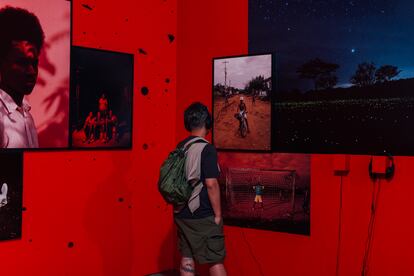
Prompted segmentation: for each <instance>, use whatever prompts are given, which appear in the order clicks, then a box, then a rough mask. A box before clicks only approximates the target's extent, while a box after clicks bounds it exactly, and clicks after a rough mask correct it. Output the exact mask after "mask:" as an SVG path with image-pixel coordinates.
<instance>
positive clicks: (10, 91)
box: [0, 84, 24, 106]
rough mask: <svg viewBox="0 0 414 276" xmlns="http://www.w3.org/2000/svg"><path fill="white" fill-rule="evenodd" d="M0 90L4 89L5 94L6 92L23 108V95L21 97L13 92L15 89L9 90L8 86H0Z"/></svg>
mask: <svg viewBox="0 0 414 276" xmlns="http://www.w3.org/2000/svg"><path fill="white" fill-rule="evenodd" d="M0 89H2V90H3V91H4V92H6V93H7V94H8V95H9V96H10V97H11V98H12V99H13V101H14V102H15V103H16V104H17V105H18V106H22V104H23V97H24V96H23V95H21V94H19V93H15V92H14V91H13V89H10V88H8V87H7V86H5V85H3V84H0Z"/></svg>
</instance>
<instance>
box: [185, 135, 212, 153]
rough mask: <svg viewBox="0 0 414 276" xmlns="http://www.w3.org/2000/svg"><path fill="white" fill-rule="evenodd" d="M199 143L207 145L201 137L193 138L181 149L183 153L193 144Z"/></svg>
mask: <svg viewBox="0 0 414 276" xmlns="http://www.w3.org/2000/svg"><path fill="white" fill-rule="evenodd" d="M199 142H203V143H207V144H208V143H209V142H208V141H207V140H206V139H204V138H202V137H194V138H193V139H190V141H188V142H187V143H185V144H184V146H183V149H184V151H186V152H187V151H188V150H189V149H190V147H191V146H192V145H193V144H195V143H199Z"/></svg>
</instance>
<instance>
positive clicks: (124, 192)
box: [0, 0, 177, 276]
mask: <svg viewBox="0 0 414 276" xmlns="http://www.w3.org/2000/svg"><path fill="white" fill-rule="evenodd" d="M61 1H63V0H61ZM82 4H86V5H88V6H89V7H91V8H92V10H89V9H87V8H85V7H83V6H82ZM73 5H74V7H73V8H74V9H73V18H74V19H73V43H74V45H80V46H86V47H96V48H102V49H109V50H115V51H123V52H128V53H134V54H135V82H134V86H135V87H134V88H135V89H134V133H133V135H134V136H133V138H134V140H133V150H132V151H100V152H93V151H83V152H54V153H49V152H39V153H27V154H26V155H25V160H24V161H25V163H24V206H25V207H26V211H25V212H24V213H23V237H22V240H18V241H11V242H2V243H1V244H0V274H1V275H9V276H14V275H42V276H46V275H51V276H60V275H111V276H114V275H144V274H146V273H151V272H156V271H160V270H163V269H167V268H171V267H172V266H173V263H172V262H173V258H172V257H171V256H173V253H174V252H175V251H174V243H173V237H174V235H173V232H172V224H171V221H172V218H171V212H170V210H169V209H167V208H166V206H165V204H164V203H163V201H162V199H161V197H160V196H159V195H158V191H157V188H156V181H157V178H158V168H159V166H160V164H161V161H162V159H163V158H164V157H165V156H166V154H167V153H168V151H169V150H170V149H171V148H172V147H173V145H174V144H175V132H176V129H175V120H174V118H175V114H176V107H175V100H176V84H175V83H176V45H177V44H176V41H173V42H172V43H170V41H169V39H168V34H173V35H176V27H177V26H176V18H177V14H176V1H175V0H168V1H162V0H156V1H155V0H154V1H136V0H122V1H99V0H86V1H78V0H75V1H74V3H73ZM49 12H53V10H50V11H49ZM139 48H142V49H144V50H145V51H146V52H147V53H148V54H147V55H142V54H139V53H138V49H139ZM166 78H169V79H170V80H171V82H170V83H169V84H167V83H166V82H165V79H166ZM142 86H147V87H148V88H149V94H148V96H146V97H144V96H142V95H141V92H140V91H141V87H142ZM165 89H168V91H167V92H165ZM144 144H147V145H148V149H147V150H145V149H144V147H143V145H144ZM69 242H73V244H74V246H73V247H72V248H69V247H68V243H69Z"/></svg>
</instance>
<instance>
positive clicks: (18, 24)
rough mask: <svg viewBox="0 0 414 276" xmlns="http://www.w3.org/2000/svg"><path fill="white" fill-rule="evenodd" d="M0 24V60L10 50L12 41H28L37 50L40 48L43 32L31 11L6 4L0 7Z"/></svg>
mask: <svg viewBox="0 0 414 276" xmlns="http://www.w3.org/2000/svg"><path fill="white" fill-rule="evenodd" d="M0 26H1V27H0V62H1V61H2V60H3V59H4V57H6V55H7V53H8V52H9V51H10V49H11V46H12V42H13V41H29V42H30V43H33V44H34V45H35V46H36V48H37V50H38V51H39V52H40V50H41V49H42V47H43V43H44V41H45V34H44V32H43V29H42V26H41V25H40V22H39V19H38V18H37V16H36V15H34V14H33V13H31V12H29V11H27V10H25V9H21V8H15V7H10V6H6V7H4V8H2V9H0Z"/></svg>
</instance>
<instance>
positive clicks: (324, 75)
mask: <svg viewBox="0 0 414 276" xmlns="http://www.w3.org/2000/svg"><path fill="white" fill-rule="evenodd" d="M338 68H339V65H338V64H335V63H329V62H326V61H323V60H322V59H319V58H315V59H312V60H310V61H308V62H306V63H304V64H302V65H301V66H300V67H299V68H298V70H297V73H298V74H299V77H300V78H301V79H311V80H313V81H314V87H315V90H322V89H328V88H332V87H334V86H335V85H336V84H337V83H338V77H337V76H336V75H335V72H336V70H338Z"/></svg>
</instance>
